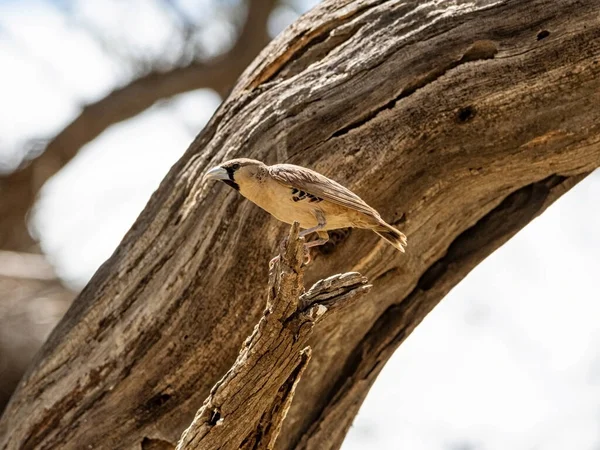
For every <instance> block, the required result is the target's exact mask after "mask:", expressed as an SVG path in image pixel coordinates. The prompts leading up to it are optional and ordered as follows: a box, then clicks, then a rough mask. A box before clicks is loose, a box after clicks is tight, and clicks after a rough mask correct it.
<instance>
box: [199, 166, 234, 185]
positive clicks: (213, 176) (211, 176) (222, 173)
mask: <svg viewBox="0 0 600 450" xmlns="http://www.w3.org/2000/svg"><path fill="white" fill-rule="evenodd" d="M207 180H229V174H228V173H227V170H225V169H223V168H222V167H221V166H216V167H213V168H212V169H210V170H209V171H208V172H206V175H204V181H207Z"/></svg>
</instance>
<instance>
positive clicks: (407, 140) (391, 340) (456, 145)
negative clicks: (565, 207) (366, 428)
mask: <svg viewBox="0 0 600 450" xmlns="http://www.w3.org/2000/svg"><path fill="white" fill-rule="evenodd" d="M597 6H598V3H597V1H593V0H583V1H575V0H520V1H513V0H504V1H486V0H473V1H462V0H457V1H441V2H440V1H425V2H422V1H420V2H416V1H410V2H399V1H383V0H372V1H365V0H360V1H330V2H325V3H324V4H322V5H320V6H318V7H317V8H315V9H314V10H313V11H311V12H309V13H308V14H307V15H305V16H304V17H303V18H301V19H300V20H299V21H298V22H297V23H296V24H294V25H292V26H291V27H290V28H289V29H288V30H287V31H285V32H284V33H283V34H282V35H281V36H280V37H279V38H278V39H276V40H275V41H274V42H273V43H272V44H271V45H270V46H269V47H268V48H267V49H265V50H264V51H263V52H262V53H261V55H260V56H259V58H258V59H257V60H255V62H254V63H253V64H252V65H251V66H250V67H249V68H248V69H247V70H246V72H244V74H243V75H242V77H241V78H240V80H239V82H238V84H237V87H236V88H235V89H234V90H233V92H232V94H231V95H230V97H229V99H228V100H227V101H226V102H225V103H224V104H223V105H222V106H221V107H220V108H219V110H218V111H217V113H216V114H215V116H214V117H213V119H212V120H211V122H210V123H209V125H208V126H207V127H206V129H205V130H204V131H203V132H202V133H201V134H200V135H199V136H198V137H197V138H196V140H195V141H194V142H193V143H192V144H191V146H190V148H189V149H188V151H187V152H186V154H185V155H184V156H183V157H182V159H181V160H180V161H179V162H178V163H177V164H176V165H175V166H174V167H173V168H172V169H171V171H170V173H169V174H168V175H167V177H166V178H165V180H164V181H163V183H162V184H161V186H160V188H159V189H158V190H157V191H156V192H155V194H154V195H153V196H152V198H151V200H150V201H149V203H148V205H147V207H146V208H145V210H144V211H143V212H142V214H141V215H140V217H139V218H138V220H137V222H136V223H135V224H134V226H133V227H132V228H131V230H130V231H129V232H128V234H127V235H126V236H125V238H124V239H123V241H122V243H121V245H120V246H119V248H118V249H117V250H116V251H115V253H114V254H113V255H112V256H111V258H109V260H108V261H107V262H106V263H105V264H104V265H103V266H102V267H101V268H100V269H99V270H98V272H97V273H96V274H95V276H94V277H93V279H92V280H91V281H90V283H89V284H88V286H87V287H86V288H85V289H84V290H83V292H82V293H81V294H80V296H79V297H78V298H77V300H76V301H75V302H74V304H73V306H72V307H71V309H70V310H69V311H68V313H67V315H66V316H65V318H64V319H63V320H62V321H61V323H60V324H59V325H58V327H57V328H56V329H55V330H54V332H53V333H52V335H51V337H50V339H49V340H48V341H47V343H46V344H45V346H44V347H43V349H42V351H41V353H40V354H39V355H38V357H37V359H36V361H35V364H34V365H33V366H32V368H31V369H30V371H29V373H28V374H27V375H26V377H25V378H24V380H23V381H22V383H21V385H20V388H19V389H18V391H17V393H16V395H15V396H14V397H13V399H12V401H11V403H10V404H9V406H8V407H7V410H6V412H5V414H4V416H3V418H2V420H1V421H0V448H2V449H10V450H12V449H16V448H45V449H49V448H56V447H59V448H64V449H70V448H82V447H84V446H91V447H90V448H106V449H112V448H139V445H140V443H141V442H143V441H144V440H157V441H165V442H170V443H172V444H174V443H175V442H177V440H178V438H179V436H180V434H181V432H182V431H183V430H184V429H185V428H186V427H187V426H188V425H189V424H190V423H191V421H192V419H193V417H194V413H195V412H196V411H197V409H198V408H200V406H201V405H202V402H203V400H204V399H205V398H206V397H207V396H208V394H209V391H210V389H211V387H212V386H213V385H214V384H215V383H216V381H217V380H219V379H220V378H221V377H222V376H223V375H224V374H225V373H226V371H227V370H228V369H229V368H230V367H231V365H232V364H233V363H234V361H235V360H236V357H237V354H238V350H239V348H240V345H241V344H242V342H243V341H244V339H245V338H246V337H247V336H248V335H250V334H251V331H252V329H253V327H254V325H255V324H256V323H257V322H258V320H259V318H260V317H261V315H262V311H263V305H262V302H259V301H256V299H258V298H260V294H261V292H262V290H263V289H264V286H265V284H266V283H267V271H266V267H267V261H268V260H269V258H270V257H272V256H273V255H274V254H276V253H277V252H276V250H275V249H276V248H277V245H278V241H279V238H280V237H281V235H282V234H281V233H282V231H283V230H284V229H285V227H284V226H282V225H281V224H279V223H277V222H276V221H275V220H273V219H271V218H270V217H268V216H267V215H266V214H265V213H263V212H262V211H260V210H259V209H258V208H256V207H255V206H254V205H252V204H250V203H249V202H247V201H244V200H243V199H242V198H241V197H240V196H238V195H237V194H236V193H235V192H233V191H232V190H230V189H228V188H227V187H226V186H214V185H212V184H210V185H204V184H203V183H202V182H201V179H202V174H203V173H204V171H205V170H206V169H207V168H208V167H209V166H213V165H215V164H217V163H219V162H221V161H223V160H226V159H230V158H233V157H239V156H245V157H251V158H255V159H260V160H263V161H265V162H266V163H267V164H273V163H276V162H290V163H294V164H299V165H304V166H307V167H310V168H312V169H315V170H317V171H319V172H321V173H323V174H324V175H326V176H329V177H330V178H332V179H335V180H337V181H339V182H341V183H342V184H344V185H346V186H348V187H349V188H351V189H352V190H353V191H354V192H356V193H357V194H358V195H360V196H361V197H362V198H363V199H364V200H365V201H366V202H367V203H368V204H370V205H371V206H373V207H374V208H376V209H377V210H378V211H380V212H381V214H382V217H383V218H384V219H385V220H386V221H388V222H389V223H391V224H395V225H398V226H399V227H401V228H402V230H403V231H404V232H405V233H406V234H407V236H408V241H409V247H408V248H407V254H406V255H402V254H400V253H399V252H397V251H396V250H395V249H394V248H392V247H391V246H388V245H387V244H386V243H385V242H380V241H379V240H378V238H377V236H375V235H373V234H372V233H369V232H367V231H361V230H352V231H341V232H339V233H336V234H335V235H334V236H333V238H334V239H333V240H332V241H333V242H332V243H331V245H328V246H325V247H324V248H323V249H322V250H321V252H320V253H318V254H316V255H315V257H314V263H313V264H312V266H311V267H310V268H309V270H308V271H307V273H306V281H307V282H308V283H311V282H313V281H315V280H317V279H319V278H323V277H324V276H327V275H328V274H332V273H339V272H348V271H357V272H360V273H362V274H363V275H365V276H366V277H368V278H369V280H370V281H371V282H372V283H373V289H372V291H371V292H370V293H369V295H367V296H366V297H365V298H364V299H363V300H362V301H361V302H360V303H359V304H357V306H356V307H355V308H350V309H344V310H340V311H337V312H335V313H332V314H331V315H330V316H329V317H328V318H326V319H325V320H323V321H322V322H321V323H320V324H319V327H317V328H315V331H314V335H313V337H312V339H311V340H310V342H309V345H310V346H311V348H312V349H313V351H312V357H311V362H310V364H309V365H308V367H307V369H306V371H305V373H304V375H303V377H302V380H301V382H300V383H299V384H298V387H297V389H296V394H295V396H294V401H293V403H292V406H291V408H290V411H289V413H288V415H287V418H286V420H285V422H284V424H283V429H282V432H281V434H280V436H279V439H278V443H277V445H278V447H279V448H282V449H287V448H314V449H316V448H318V449H335V448H338V447H339V446H340V444H341V442H342V440H343V438H344V436H345V433H346V431H347V429H348V427H349V426H350V423H351V421H352V419H353V417H354V415H355V413H356V411H357V410H358V408H359V406H360V404H361V403H362V401H363V399H364V397H365V396H366V394H367V392H368V390H369V388H370V386H371V385H372V383H373V382H374V380H375V378H376V376H377V374H378V373H379V371H380V370H381V368H382V367H383V365H384V364H385V362H386V361H387V359H388V358H389V357H390V355H391V354H392V353H393V351H394V349H396V348H397V347H398V345H400V344H401V342H402V341H403V340H404V339H405V338H406V336H407V335H408V334H410V332H411V331H412V330H413V329H414V327H415V326H416V325H417V324H418V323H419V322H420V321H421V320H423V318H424V317H425V316H426V314H427V313H428V312H429V311H430V310H431V309H432V308H433V307H434V306H435V305H436V304H437V303H438V302H439V301H440V299H441V298H443V297H444V295H446V293H447V292H448V291H449V290H450V289H451V288H452V286H454V285H455V284H456V283H457V282H459V281H460V280H461V279H462V278H464V277H465V276H466V275H467V274H468V272H469V271H470V270H471V269H472V268H473V267H475V265H476V264H477V263H478V262H479V261H481V260H482V259H484V258H485V257H486V256H487V255H489V254H490V253H491V252H493V251H494V250H495V249H496V248H497V247H498V246H500V245H501V244H502V243H503V242H505V241H506V240H507V239H509V238H510V237H511V236H512V235H513V234H514V233H516V232H517V231H518V230H519V229H520V228H522V227H523V226H524V225H526V224H527V223H528V222H529V221H530V220H531V219H532V218H534V217H536V216H537V215H538V214H540V213H541V212H542V211H543V210H544V209H545V208H546V207H547V206H548V205H550V204H551V203H552V202H553V201H554V200H555V199H556V198H558V197H560V195H562V194H563V193H565V192H566V191H567V190H568V189H569V188H570V187H571V186H572V185H573V184H575V183H576V182H577V181H579V180H580V179H582V178H583V177H584V176H585V175H586V174H588V173H590V172H591V171H592V170H593V169H594V168H596V167H598V166H599V165H600V108H597V105H598V104H600V76H599V75H600V63H599V62H598V61H599V60H600V18H599V16H598V14H597ZM107 418H111V420H107ZM114 418H119V420H113V419H114Z"/></svg>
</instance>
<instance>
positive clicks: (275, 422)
mask: <svg viewBox="0 0 600 450" xmlns="http://www.w3.org/2000/svg"><path fill="white" fill-rule="evenodd" d="M298 231H299V227H298V223H296V224H294V225H293V226H292V228H291V230H290V234H289V236H288V238H287V239H286V243H285V246H284V248H283V251H282V253H281V257H280V259H279V260H278V261H277V262H275V264H274V266H273V267H272V268H271V270H270V273H269V289H268V299H267V307H266V309H265V311H264V313H263V316H262V318H261V319H260V322H259V323H258V325H257V326H256V327H255V328H254V331H253V333H252V335H251V336H250V337H249V338H248V339H247V340H246V341H245V342H244V345H243V346H242V350H241V351H240V354H239V355H238V357H237V360H236V362H235V363H234V365H233V366H232V368H231V369H229V371H228V372H227V374H225V376H224V377H223V378H222V379H221V380H220V381H219V382H218V383H217V384H216V385H215V386H214V387H213V388H212V390H211V393H210V395H209V397H208V398H207V399H206V401H205V402H204V405H203V406H202V408H201V409H200V410H199V411H198V413H197V414H196V417H195V418H194V421H193V422H192V424H191V425H190V427H189V428H188V429H187V430H186V431H185V432H184V433H183V435H182V437H181V439H180V441H179V445H178V446H177V450H212V449H215V448H219V449H222V450H227V449H230V450H238V449H240V448H242V449H248V450H250V449H253V450H261V449H264V450H267V449H272V448H274V447H275V440H276V438H277V436H278V434H279V432H280V430H281V425H282V423H283V419H284V418H285V416H286V414H287V411H288V409H289V407H290V405H291V402H292V398H293V396H294V391H295V389H296V385H297V384H298V382H299V381H300V378H301V376H302V374H303V372H304V370H305V369H306V366H307V364H308V361H309V360H310V352H311V350H310V347H308V346H307V342H308V339H309V337H310V336H311V334H312V331H313V327H314V325H315V324H316V323H317V322H319V321H321V320H324V319H325V318H326V317H327V315H328V314H331V311H334V310H335V309H336V308H340V307H344V308H348V307H351V306H352V305H353V304H355V302H356V301H357V300H358V299H359V298H360V297H361V296H362V295H364V294H365V293H366V292H368V291H369V289H370V288H371V286H370V285H368V284H366V283H367V280H366V279H365V278H364V277H362V276H361V275H360V274H359V273H347V274H342V275H335V276H333V277H330V278H327V279H325V280H321V281H319V282H317V283H316V284H315V285H314V286H313V287H312V288H311V289H310V290H309V291H308V292H306V293H304V268H303V260H304V244H303V243H304V239H300V238H299V237H298Z"/></svg>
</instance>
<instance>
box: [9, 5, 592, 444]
mask: <svg viewBox="0 0 600 450" xmlns="http://www.w3.org/2000/svg"><path fill="white" fill-rule="evenodd" d="M178 3H179V4H180V5H181V7H182V8H183V9H184V10H185V11H192V12H193V11H198V9H196V8H195V5H197V4H203V5H205V6H204V7H205V8H208V7H209V5H210V2H209V0H198V1H194V0H180V1H179V2H178ZM151 4H152V2H147V1H142V0H128V1H117V0H104V1H102V2H89V1H88V2H86V1H83V0H80V1H73V2H69V1H66V0H65V1H61V2H58V1H56V2H52V3H48V2H44V1H41V0H40V1H33V0H20V1H16V0H13V1H6V0H3V1H2V0H0V67H1V70H0V99H1V100H0V169H1V168H2V167H5V168H6V167H8V166H11V165H14V164H15V162H16V161H17V159H18V155H19V154H20V152H21V149H22V146H23V143H24V142H25V141H27V140H29V139H32V138H33V139H35V138H45V137H48V136H51V135H52V134H53V133H56V132H57V131H58V130H59V129H60V128H61V127H62V126H64V125H65V124H66V123H68V121H69V120H71V119H72V118H73V117H74V116H75V115H76V114H77V113H78V111H79V108H80V107H81V105H82V104H85V102H89V101H92V100H94V99H97V98H99V97H101V96H102V95H104V94H105V93H107V92H108V91H109V90H110V89H111V88H112V87H113V86H115V85H118V84H120V83H123V82H124V81H125V80H126V79H127V78H128V76H129V75H130V74H131V68H130V67H128V66H127V65H126V64H119V63H116V62H115V59H114V58H111V57H109V56H108V55H107V54H106V53H105V52H104V51H103V50H102V48H101V46H100V45H99V43H98V41H97V40H95V39H93V38H90V37H89V35H88V34H87V33H86V32H85V31H83V30H81V29H80V28H79V27H78V26H77V25H76V22H77V21H75V20H74V19H73V18H77V19H81V20H82V21H84V22H85V21H89V23H90V24H91V25H93V26H94V27H96V28H97V29H99V30H101V31H102V33H103V35H107V36H109V37H110V40H114V41H117V42H120V41H122V40H126V41H127V42H129V43H131V48H135V49H136V51H137V52H139V53H142V54H148V55H155V54H157V52H161V49H162V47H161V45H162V43H163V42H165V40H167V39H169V36H170V34H169V23H168V21H165V19H164V15H163V14H162V12H161V11H160V10H159V9H157V8H156V7H153V6H152V5H151ZM227 4H229V5H235V4H236V2H233V1H230V2H227ZM57 5H59V6H60V8H59V7H58V6H57ZM295 5H296V7H297V8H302V6H303V3H302V2H301V1H298V2H296V3H295ZM304 5H306V3H304ZM61 8H63V9H61ZM65 11H69V13H70V15H69V16H65V14H64V12H65ZM211 14H212V13H211ZM211 14H208V15H206V14H205V15H197V16H194V19H195V20H197V21H199V22H202V21H203V22H202V23H208V24H210V26H209V28H208V29H207V30H206V31H205V32H204V33H203V34H202V36H201V38H200V39H201V40H202V42H204V44H205V46H206V52H207V54H211V53H212V52H215V51H217V50H218V48H222V47H219V46H222V45H225V46H226V45H228V39H231V28H230V27H229V26H227V25H223V24H222V23H221V25H219V24H220V22H219V21H218V20H216V19H214V17H215V16H214V15H211ZM294 15H295V13H294V12H293V10H292V9H291V8H281V9H279V10H278V11H277V14H276V15H275V16H274V17H273V19H272V21H271V23H270V28H271V30H272V32H273V33H276V32H278V31H279V30H280V29H281V28H282V27H283V26H284V25H285V24H287V23H289V22H290V21H291V20H293V18H294ZM209 16H210V17H209ZM207 17H208V18H207ZM119 18H120V19H119ZM123 18H126V19H127V24H128V26H127V27H122V26H120V25H121V22H120V21H122V20H123ZM209 18H212V19H211V20H209ZM84 19H85V20H84ZM213 19H214V20H213ZM133 35H136V36H137V38H136V39H133V38H132V37H131V36H133ZM223 42H225V44H222V43H223ZM219 101H220V99H219V97H218V96H217V95H216V94H215V93H213V92H211V91H206V90H201V91H197V92H192V93H189V94H185V95H181V96H178V97H177V98H174V99H172V100H170V101H167V102H163V103H162V104H160V105H157V106H155V107H153V108H152V109H150V110H149V111H147V112H146V113H144V114H142V115H140V116H139V117H136V118H134V119H132V120H129V121H127V122H124V123H122V124H118V125H115V126H113V127H111V128H110V129H109V130H107V131H106V132H105V133H103V134H102V135H101V136H100V137H99V138H98V139H96V140H95V141H94V142H92V143H90V144H89V145H87V146H86V147H84V148H83V149H82V151H81V152H80V154H79V155H78V156H77V157H76V158H75V159H74V160H73V161H72V162H71V163H70V164H69V165H68V166H67V167H66V168H65V169H64V170H63V171H62V172H61V173H60V174H59V175H58V176H56V177H55V178H53V179H52V180H51V181H50V182H49V183H48V184H47V185H46V187H45V188H44V190H43V193H42V194H43V195H42V199H41V201H40V202H39V204H38V206H37V208H36V214H35V216H34V222H35V224H36V225H37V227H38V228H39V235H40V239H41V243H42V247H43V249H44V250H45V251H46V252H47V253H48V255H49V257H50V259H51V260H52V261H53V262H54V263H55V264H56V267H57V270H58V272H59V273H60V275H61V276H63V277H64V279H65V280H66V281H67V282H68V283H69V284H71V285H72V286H77V287H81V286H83V285H84V284H85V282H86V281H87V280H88V279H89V277H90V276H91V275H92V274H93V273H94V271H95V270H96V268H97V267H98V266H99V265H100V264H101V263H102V262H103V261H104V260H105V259H106V258H107V257H108V256H109V255H110V254H111V253H112V251H113V250H114V248H115V246H116V245H117V244H118V243H119V241H120V239H121V237H122V236H123V234H124V233H125V231H126V230H127V229H128V228H129V226H130V225H131V224H132V222H133V221H134V220H135V218H136V217H137V215H138V213H139V212H140V211H141V209H142V208H143V206H144V205H145V203H146V201H147V200H148V198H149V196H150V194H151V193H152V191H153V190H154V189H156V187H157V186H158V183H159V182H160V180H161V179H162V177H163V176H164V175H165V174H166V172H167V171H168V169H169V168H170V166H171V165H172V164H173V163H174V162H175V161H176V160H177V158H178V157H179V156H180V155H181V154H182V153H183V152H184V150H185V149H186V147H187V146H188V144H189V143H190V142H191V140H192V139H193V137H194V136H195V134H196V133H197V132H198V131H199V130H200V129H201V127H202V125H203V124H204V123H205V122H206V121H207V120H208V119H209V118H210V115H211V114H212V112H213V110H214V109H215V108H216V106H217V105H218V103H219ZM106 186H110V187H109V188H107V187H106ZM599 198H600V173H598V172H596V173H595V174H594V175H593V176H591V177H589V179H588V180H586V181H585V182H583V183H581V184H580V185H579V186H577V187H576V188H575V189H573V191H571V192H570V193H569V194H568V195H567V196H565V198H563V199H561V200H560V201H559V202H558V203H557V204H556V205H554V206H552V207H551V208H550V209H549V210H548V211H547V212H546V213H545V214H544V215H543V216H542V217H541V218H539V219H536V220H535V221H534V222H533V223H532V224H531V225H530V226H528V227H527V228H526V229H525V230H523V231H522V232H521V233H519V234H518V235H517V236H516V237H515V238H514V239H513V240H511V241H510V242H509V243H508V244H507V245H505V246H504V247H502V248H501V249H500V250H499V251H497V252H496V253H495V254H493V255H492V256H491V257H490V258H488V259H487V260H486V261H485V262H484V263H483V264H481V265H480V266H479V267H477V269H476V270H475V271H474V272H473V273H472V274H471V275H469V277H468V278H467V279H466V280H465V281H463V282H462V283H461V284H460V285H459V286H458V287H456V288H455V289H454V290H453V291H452V292H451V293H450V295H449V296H448V297H447V298H446V299H445V300H444V301H443V302H442V303H441V304H440V306H438V307H437V308H436V309H435V310H434V311H433V312H432V313H431V314H430V315H429V317H428V318H427V319H426V320H425V321H424V322H423V324H421V325H420V326H419V327H418V328H417V330H416V331H415V332H414V333H413V334H412V335H411V336H410V337H409V338H408V340H407V341H406V343H405V344H404V345H402V347H401V348H400V350H399V351H398V352H397V353H396V354H395V355H394V357H393V358H392V360H391V361H390V362H389V364H388V365H387V366H386V368H385V369H384V371H383V373H382V375H381V376H380V378H379V380H378V381H377V383H376V385H375V386H374V388H373V389H372V391H371V393H370V395H369V397H368V399H367V401H366V402H365V404H364V406H363V408H362V409H361V412H360V414H359V416H358V417H357V419H356V421H355V424H354V426H353V428H352V430H351V432H350V434H349V436H348V438H347V440H346V443H345V444H344V450H354V449H365V448H369V449H371V448H378V449H400V448H403V449H404V448H405V449H411V450H433V449H436V450H437V449H448V450H496V449H497V450H505V449H512V450H530V449H540V450H563V449H567V448H569V449H571V448H572V449H578V450H588V449H589V450H592V449H595V450H597V449H598V448H599V446H600V351H599V348H600V327H598V325H597V323H598V317H600V302H599V301H598V299H599V295H598V284H597V278H596V277H597V276H598V273H600V258H599V257H598V255H599V254H600V237H599V235H598V230H600V208H598V199H599Z"/></svg>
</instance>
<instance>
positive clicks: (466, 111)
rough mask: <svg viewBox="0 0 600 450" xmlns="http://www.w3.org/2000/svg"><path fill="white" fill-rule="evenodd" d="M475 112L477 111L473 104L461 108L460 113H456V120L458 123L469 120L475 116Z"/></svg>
mask: <svg viewBox="0 0 600 450" xmlns="http://www.w3.org/2000/svg"><path fill="white" fill-rule="evenodd" d="M475 114H477V111H476V110H475V108H474V107H473V106H465V107H464V108H460V109H459V110H458V114H456V121H457V122H458V123H465V122H468V121H469V120H472V119H473V117H475Z"/></svg>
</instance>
